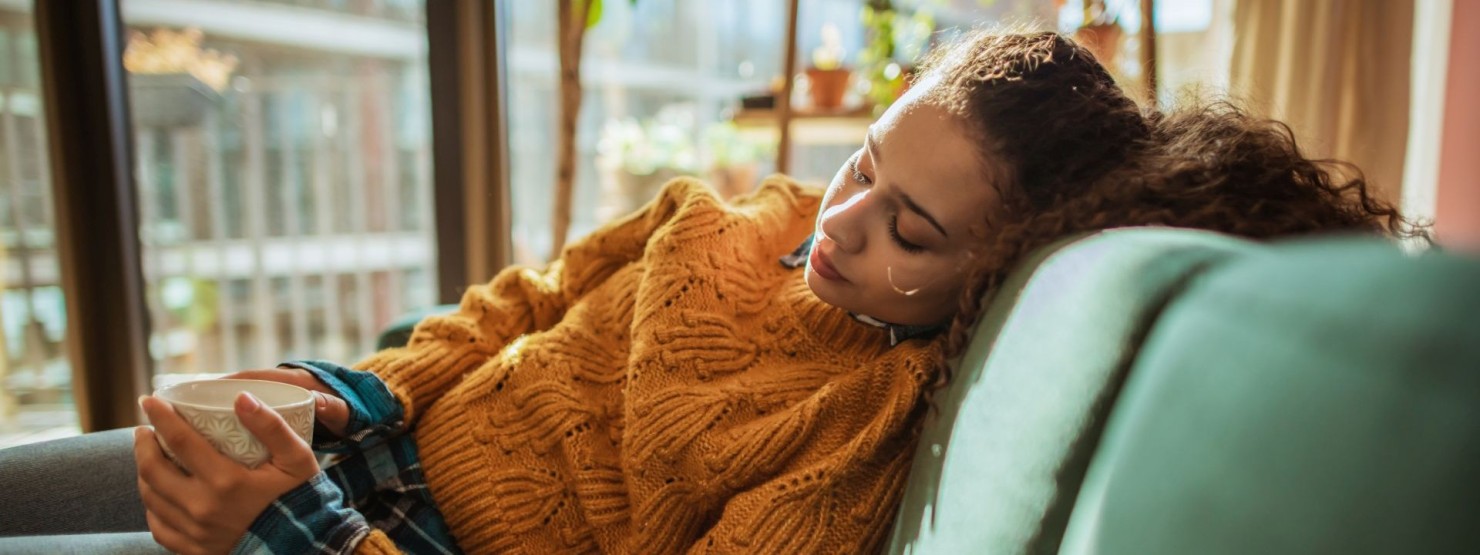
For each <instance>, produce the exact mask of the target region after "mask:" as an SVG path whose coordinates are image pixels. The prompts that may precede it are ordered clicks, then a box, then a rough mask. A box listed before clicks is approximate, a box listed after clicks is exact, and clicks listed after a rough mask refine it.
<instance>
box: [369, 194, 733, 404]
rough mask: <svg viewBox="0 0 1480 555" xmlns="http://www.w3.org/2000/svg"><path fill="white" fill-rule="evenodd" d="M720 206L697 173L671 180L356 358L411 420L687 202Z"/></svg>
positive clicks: (626, 257) (633, 255) (621, 261)
mask: <svg viewBox="0 0 1480 555" xmlns="http://www.w3.org/2000/svg"><path fill="white" fill-rule="evenodd" d="M706 203H707V204H708V205H711V206H713V205H715V204H717V203H718V200H717V199H715V197H714V195H713V193H712V192H710V190H709V189H708V187H706V186H705V185H703V184H701V183H700V182H698V181H696V180H692V179H686V178H679V179H675V180H673V181H671V182H669V183H668V184H667V185H666V186H665V187H664V189H663V192H662V193H661V194H659V195H658V197H657V198H655V199H653V200H652V201H651V202H649V203H648V204H647V205H646V206H644V207H643V208H642V209H640V210H638V211H637V212H635V213H633V214H631V215H629V216H627V217H625V218H622V219H619V220H617V221H614V222H612V223H610V224H607V225H606V226H604V227H602V228H600V229H598V230H597V231H595V232H593V233H592V234H591V235H589V236H587V237H586V238H584V239H582V240H580V241H578V242H576V243H573V244H571V245H570V246H568V247H566V249H565V250H564V251H563V252H562V253H561V257H560V259H559V260H556V261H555V262H553V263H551V264H550V265H549V267H548V268H547V269H545V270H543V271H540V270H535V269H531V268H527V267H518V266H515V267H510V268H507V269H505V270H503V271H502V272H499V274H498V276H496V277H494V278H493V280H492V281H490V282H488V283H487V284H483V285H475V286H472V287H469V288H468V290H467V291H466V292H465V293H464V294H463V297H462V302H461V304H460V305H459V307H458V310H457V311H456V312H453V313H451V314H447V315H443V316H433V317H430V318H427V319H426V320H423V321H422V322H421V323H420V324H418V325H417V326H416V329H415V330H414V331H413V332H412V334H411V340H410V341H409V342H408V343H407V345H406V347H403V348H396V349H387V350H384V351H381V352H379V353H376V354H374V355H372V356H370V357H369V358H367V359H365V360H363V361H361V362H360V363H359V364H356V365H355V368H358V369H361V370H365V371H368V372H372V373H374V374H375V375H377V376H379V377H380V379H381V380H383V381H384V382H385V385H386V387H387V388H388V389H389V390H390V391H391V393H392V394H394V395H395V397H396V399H397V400H399V401H400V403H401V405H402V407H403V409H404V417H405V419H406V420H405V424H406V426H407V427H411V426H414V425H415V422H416V419H417V418H418V417H419V416H420V414H421V411H422V410H424V409H425V408H426V407H427V406H430V405H431V404H432V403H433V402H435V401H436V400H437V399H438V398H440V397H441V396H442V395H443V394H444V393H446V391H447V390H448V389H450V388H451V387H452V386H453V385H454V384H456V383H458V382H459V381H460V380H461V379H462V378H463V376H465V375H466V374H468V373H469V372H471V371H473V370H475V369H477V368H478V367H479V366H481V365H482V364H483V363H484V362H486V361H488V360H489V359H490V358H492V357H493V356H494V355H496V354H497V353H498V352H499V351H501V350H502V349H503V348H504V347H505V346H506V345H508V344H509V343H510V342H511V341H513V340H514V339H517V338H518V337H520V336H521V335H524V334H528V333H533V332H537V331H541V330H545V329H549V328H550V327H552V326H554V325H555V324H556V323H558V322H559V321H560V319H561V318H563V317H564V315H565V311H566V310H567V309H568V308H569V307H570V306H571V305H572V304H573V303H575V302H576V301H577V300H579V299H580V298H581V297H582V296H583V295H585V294H586V293H587V292H589V291H591V290H592V289H594V288H596V287H597V286H599V285H601V284H602V283H603V282H604V281H605V280H606V279H607V278H608V277H610V276H611V275H612V274H613V273H615V272H616V271H617V270H619V269H621V268H623V267H625V266H627V265H629V264H631V263H632V262H635V261H637V260H639V259H641V258H642V256H643V252H644V250H645V249H646V247H647V244H648V239H649V238H651V237H652V235H653V234H654V232H655V231H656V230H658V229H659V228H661V227H663V226H664V224H666V223H668V222H669V221H670V220H672V219H674V218H676V217H679V214H680V213H681V212H683V211H684V209H685V208H686V207H692V206H694V205H696V204H706Z"/></svg>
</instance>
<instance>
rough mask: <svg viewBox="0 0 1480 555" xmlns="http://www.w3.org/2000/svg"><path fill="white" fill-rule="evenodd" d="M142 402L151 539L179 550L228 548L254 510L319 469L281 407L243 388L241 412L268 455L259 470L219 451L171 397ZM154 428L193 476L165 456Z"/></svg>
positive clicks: (140, 443) (141, 460) (142, 458)
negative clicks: (145, 420)
mask: <svg viewBox="0 0 1480 555" xmlns="http://www.w3.org/2000/svg"><path fill="white" fill-rule="evenodd" d="M139 404H140V406H141V407H143V408H144V412H145V413H146V414H148V415H149V421H150V422H152V423H154V430H150V429H149V427H147V426H140V427H138V428H135V429H134V460H135V461H136V462H137V463H138V467H139V495H140V497H142V498H143V500H144V509H145V518H146V520H147V521H148V523H149V531H150V532H152V533H153V534H154V541H156V542H159V544H160V545H162V546H164V547H165V548H166V549H169V550H170V551H173V552H175V553H186V554H195V553H227V552H229V551H231V548H232V547H234V546H235V545H236V543H237V541H239V540H240V539H241V537H242V534H245V533H246V531H247V528H248V527H249V526H251V525H252V521H254V520H256V519H257V515H259V514H261V513H262V511H263V510H264V509H266V508H267V507H268V506H270V505H272V502H273V501H274V500H276V499H277V498H278V497H281V496H282V495H283V494H284V493H287V492H289V491H291V490H292V489H293V488H296V487H298V486H299V485H300V484H302V483H304V482H306V481H308V480H309V479H310V478H312V477H314V475H316V474H318V472H319V463H318V460H317V459H315V458H314V454H313V451H312V450H311V449H309V447H308V444H307V443H304V441H303V439H302V438H299V437H298V436H297V435H296V434H294V433H293V430H292V429H291V428H289V427H288V423H287V422H285V421H284V420H283V417H282V416H280V415H278V413H277V412H276V411H273V410H272V409H270V408H267V407H266V406H264V405H263V404H262V403H261V402H260V401H257V400H256V398H254V397H252V396H251V395H248V394H246V393H243V394H241V395H240V396H238V397H237V399H236V407H235V408H236V415H237V417H238V418H241V421H242V424H244V425H245V426H246V428H247V430H248V431H250V432H251V433H252V435H254V436H257V439H258V440H259V441H261V442H262V444H263V445H265V446H266V447H267V452H268V456H269V458H268V460H267V462H264V463H262V465H261V466H259V467H257V468H255V469H248V468H247V467H245V466H243V465H241V464H240V463H238V462H236V461H234V460H231V459H229V458H227V457H226V455H223V454H221V453H220V452H219V451H216V448H215V447H212V446H211V444H210V443H208V442H207V441H206V439H205V437H203V436H201V435H200V434H199V433H197V432H196V431H195V429H194V428H191V427H190V424H189V423H188V422H186V421H185V420H184V419H183V418H181V417H180V415H179V414H178V413H176V412H175V408H174V407H172V406H170V404H169V403H166V402H164V401H162V400H159V399H157V398H154V397H144V398H142V399H141V400H140V403H139ZM155 434H158V435H159V436H160V437H162V438H164V441H165V443H168V444H169V445H170V448H171V449H172V450H173V451H174V452H175V456H176V457H178V458H179V460H180V463H181V464H183V465H184V466H185V467H186V468H189V469H190V474H188V475H187V474H186V473H185V472H184V471H182V470H180V467H178V466H175V464H174V463H173V462H171V461H170V460H169V459H168V458H166V457H165V454H164V450H163V449H161V448H160V447H159V444H158V443H156V442H155V438H154V436H155Z"/></svg>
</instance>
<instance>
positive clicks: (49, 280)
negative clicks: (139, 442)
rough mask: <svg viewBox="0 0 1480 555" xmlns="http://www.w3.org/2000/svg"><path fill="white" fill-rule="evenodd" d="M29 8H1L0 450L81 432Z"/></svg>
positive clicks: (25, 4)
mask: <svg viewBox="0 0 1480 555" xmlns="http://www.w3.org/2000/svg"><path fill="white" fill-rule="evenodd" d="M29 8H30V2H11V3H7V4H6V6H5V7H0V330H3V333H4V340H3V341H0V448H4V447H9V446H13V445H20V444H24V443H33V442H36V441H44V440H47V439H54V438H57V437H63V436H69V435H75V434H77V433H79V432H80V428H79V426H78V420H77V410H76V407H75V406H74V405H73V401H72V369H71V365H70V363H69V362H68V360H67V358H66V352H65V350H64V349H63V348H62V337H63V335H64V334H65V332H66V329H67V309H66V304H65V302H64V299H63V295H62V289H61V281H60V278H61V269H60V267H59V266H58V261H57V250H56V239H55V237H56V234H55V231H56V221H55V219H54V218H55V212H54V211H53V210H52V198H51V182H50V177H49V176H48V171H49V170H50V167H49V166H48V165H47V164H48V162H47V146H46V123H45V122H46V115H45V113H44V112H43V110H42V105H41V84H40V82H41V76H40V65H39V62H40V59H39V53H38V52H37V50H36V33H35V26H34V25H33V24H32V20H31V16H30V13H29ZM17 10H25V11H17Z"/></svg>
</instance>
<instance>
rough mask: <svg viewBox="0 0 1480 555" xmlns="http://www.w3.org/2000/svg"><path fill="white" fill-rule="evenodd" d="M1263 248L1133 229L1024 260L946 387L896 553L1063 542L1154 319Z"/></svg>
mask: <svg viewBox="0 0 1480 555" xmlns="http://www.w3.org/2000/svg"><path fill="white" fill-rule="evenodd" d="M1255 248H1256V247H1253V246H1252V245H1250V244H1248V243H1244V242H1241V241H1237V240H1234V239H1230V238H1226V237H1223V236H1219V235H1215V234H1211V233H1206V232H1198V231H1187V230H1173V229H1157V228H1141V229H1123V230H1112V231H1106V232H1100V233H1096V234H1093V235H1090V236H1087V237H1080V238H1076V239H1071V240H1067V241H1063V242H1060V243H1058V244H1055V245H1053V246H1050V247H1048V248H1045V249H1042V250H1040V251H1038V252H1037V253H1035V255H1033V256H1032V257H1031V258H1030V259H1029V260H1027V261H1026V262H1025V263H1023V264H1022V265H1020V267H1019V269H1018V270H1016V271H1015V272H1014V273H1013V275H1012V276H1011V277H1010V278H1009V280H1008V281H1007V282H1006V283H1005V284H1004V286H1003V287H1002V288H1001V289H1000V292H999V293H997V294H996V295H995V297H994V298H993V300H992V301H991V302H990V303H989V304H988V306H987V308H986V310H985V312H984V314H983V316H982V320H981V321H980V323H979V324H978V326H977V329H976V331H975V336H974V337H973V340H972V343H971V345H970V347H969V348H968V349H967V351H966V352H965V353H964V355H963V357H962V359H961V360H960V362H959V364H957V370H956V371H955V375H954V379H953V382H952V383H951V384H950V385H949V386H947V387H946V388H944V389H942V390H940V391H938V392H936V396H935V402H936V405H937V407H938V409H939V410H938V412H935V413H932V414H931V415H930V416H929V417H928V419H927V422H926V424H925V428H924V430H923V435H922V437H921V440H920V444H919V447H918V449H917V451H916V454H915V458H914V464H913V467H912V468H911V472H910V476H909V482H908V485H907V487H906V490H905V495H904V501H903V504H902V505H901V507H900V510H899V513H898V518H897V519H896V522H895V527H894V531H893V535H892V537H891V539H890V546H889V552H890V553H906V552H911V553H951V554H955V553H993V554H1012V553H1040V552H1053V551H1055V550H1056V549H1057V548H1058V545H1059V539H1060V538H1061V535H1062V531H1063V527H1064V525H1065V522H1066V520H1067V514H1068V511H1067V510H1068V508H1069V503H1071V502H1072V501H1073V500H1074V499H1075V495H1076V494H1077V493H1078V488H1079V484H1080V481H1081V478H1082V476H1083V473H1084V469H1085V467H1086V466H1087V465H1088V461H1089V454H1090V451H1092V450H1093V448H1094V445H1095V443H1096V440H1097V439H1098V436H1099V432H1100V429H1101V426H1102V422H1103V416H1104V414H1105V413H1106V410H1107V409H1106V407H1108V406H1109V405H1110V404H1111V403H1112V402H1113V400H1114V397H1115V395H1116V393H1117V391H1118V390H1119V383H1120V381H1121V379H1122V377H1123V375H1124V372H1125V369H1126V367H1127V366H1128V364H1129V360H1130V355H1131V354H1132V353H1134V352H1135V350H1136V348H1137V347H1138V346H1139V344H1140V340H1141V338H1142V337H1143V334H1144V332H1145V330H1146V328H1147V323H1148V322H1150V321H1151V320H1152V319H1153V318H1154V315H1155V314H1156V313H1157V312H1158V311H1159V310H1160V309H1161V307H1162V306H1163V303H1164V301H1165V300H1166V299H1167V298H1168V297H1169V296H1170V295H1171V294H1172V292H1173V291H1175V290H1176V289H1178V288H1179V287H1180V285H1181V284H1182V283H1183V282H1184V281H1186V280H1187V279H1188V278H1189V277H1190V276H1193V275H1196V274H1197V273H1198V272H1200V271H1201V270H1202V269H1203V268H1204V267H1206V266H1208V265H1210V264H1212V263H1215V262H1217V261H1220V260H1223V259H1226V258H1229V257H1231V256H1234V255H1236V254H1239V253H1244V252H1248V251H1250V250H1254V249H1255Z"/></svg>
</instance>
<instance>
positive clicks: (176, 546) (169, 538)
mask: <svg viewBox="0 0 1480 555" xmlns="http://www.w3.org/2000/svg"><path fill="white" fill-rule="evenodd" d="M144 521H145V522H148V523H149V533H150V535H152V536H154V543H157V544H159V545H161V546H163V547H164V548H165V549H168V550H170V552H171V553H194V552H195V550H196V547H197V546H198V543H197V542H196V541H195V540H192V539H191V538H190V537H189V536H187V535H185V533H184V532H181V531H179V530H176V529H174V528H172V527H170V525H169V524H168V523H166V522H165V521H164V520H162V519H160V518H159V515H156V514H154V513H153V512H150V511H144Z"/></svg>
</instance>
